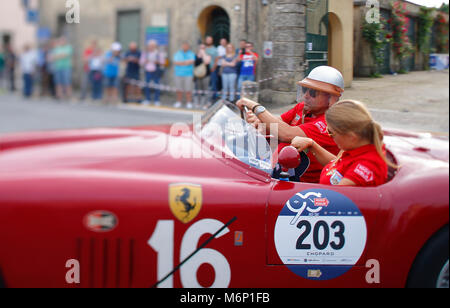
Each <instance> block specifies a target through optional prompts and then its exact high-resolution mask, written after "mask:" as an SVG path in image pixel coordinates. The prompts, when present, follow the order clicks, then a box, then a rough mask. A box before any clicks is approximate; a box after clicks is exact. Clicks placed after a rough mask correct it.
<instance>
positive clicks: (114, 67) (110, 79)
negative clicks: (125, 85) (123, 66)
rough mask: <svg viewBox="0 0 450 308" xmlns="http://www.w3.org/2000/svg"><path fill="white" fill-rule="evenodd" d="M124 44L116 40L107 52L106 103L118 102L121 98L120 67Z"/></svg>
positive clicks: (105, 69) (105, 66) (104, 73)
mask: <svg viewBox="0 0 450 308" xmlns="http://www.w3.org/2000/svg"><path fill="white" fill-rule="evenodd" d="M121 50H122V45H120V43H118V42H115V43H113V44H112V45H111V49H110V50H109V51H107V52H106V54H105V65H104V70H103V75H104V77H105V82H106V103H110V102H116V101H117V100H118V98H119V85H120V82H119V68H120V60H121V55H120V52H121Z"/></svg>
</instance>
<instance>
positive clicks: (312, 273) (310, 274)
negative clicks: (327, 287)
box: [308, 270, 322, 278]
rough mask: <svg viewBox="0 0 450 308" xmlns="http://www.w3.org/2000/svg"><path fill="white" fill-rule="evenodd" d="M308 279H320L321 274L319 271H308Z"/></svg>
mask: <svg viewBox="0 0 450 308" xmlns="http://www.w3.org/2000/svg"><path fill="white" fill-rule="evenodd" d="M308 277H309V278H320V277H322V272H321V271H320V270H309V271H308Z"/></svg>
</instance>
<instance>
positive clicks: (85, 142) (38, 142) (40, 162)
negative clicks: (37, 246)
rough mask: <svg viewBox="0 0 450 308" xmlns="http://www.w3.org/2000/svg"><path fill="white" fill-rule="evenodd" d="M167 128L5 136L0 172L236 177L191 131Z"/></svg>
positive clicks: (0, 149)
mask: <svg viewBox="0 0 450 308" xmlns="http://www.w3.org/2000/svg"><path fill="white" fill-rule="evenodd" d="M169 132H170V127H168V126H167V127H166V126H163V127H146V128H137V129H95V130H79V131H62V132H45V133H30V134H11V135H3V136H1V137H0V138H1V139H0V175H1V176H2V177H3V178H4V177H17V176H20V177H23V176H24V175H25V174H26V175H27V176H38V175H39V174H55V173H61V172H62V173H64V174H68V173H70V174H75V171H84V172H86V171H89V172H97V173H100V172H112V173H114V172H126V173H128V174H136V173H153V174H155V173H156V174H161V176H170V175H173V176H176V175H184V176H188V175H192V176H195V177H202V176H204V177H208V176H211V175H213V174H220V176H221V178H224V177H225V178H226V177H227V176H231V177H236V176H237V174H236V173H235V172H236V171H237V170H236V168H234V174H233V168H226V166H225V164H224V162H223V159H221V157H220V155H217V153H214V152H211V151H208V148H209V147H207V148H206V149H205V147H204V146H203V145H202V143H201V142H200V141H199V140H198V139H197V138H196V137H195V136H192V135H191V134H190V133H187V134H183V135H171V134H170V133H169ZM234 161H235V162H236V160H234ZM237 163H238V164H239V163H240V162H237ZM228 164H229V163H228ZM240 167H241V168H242V165H241V166H240ZM229 169H232V170H229ZM238 169H239V168H238ZM220 170H222V172H220ZM241 176H242V174H241Z"/></svg>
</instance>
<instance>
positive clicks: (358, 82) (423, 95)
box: [271, 70, 449, 136]
mask: <svg viewBox="0 0 450 308" xmlns="http://www.w3.org/2000/svg"><path fill="white" fill-rule="evenodd" d="M342 99H354V100H359V101H361V102H363V103H365V104H366V105H367V106H368V107H369V109H370V111H371V112H372V115H373V116H374V118H375V119H376V121H378V122H380V123H381V124H382V125H383V126H384V127H385V128H395V129H406V130H409V131H417V132H433V133H438V134H442V135H446V136H448V135H449V71H448V70H445V71H429V72H428V71H421V72H411V73H409V74H405V75H396V76H393V75H386V76H384V77H383V78H375V79H372V78H357V79H355V80H354V81H353V85H352V87H351V88H349V89H346V90H345V93H344V95H343V98H342ZM292 107H293V106H292V105H289V106H282V107H274V108H272V109H271V112H273V113H275V114H278V115H279V114H282V113H284V112H285V111H287V110H289V109H290V108H292Z"/></svg>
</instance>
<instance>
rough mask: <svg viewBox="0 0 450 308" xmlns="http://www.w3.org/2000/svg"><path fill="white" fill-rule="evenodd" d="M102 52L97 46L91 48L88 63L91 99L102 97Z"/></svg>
mask: <svg viewBox="0 0 450 308" xmlns="http://www.w3.org/2000/svg"><path fill="white" fill-rule="evenodd" d="M103 61H104V59H103V53H102V50H101V49H100V48H98V47H96V48H95V49H93V50H92V55H91V56H90V60H89V63H88V70H89V80H90V82H91V86H92V99H93V100H94V101H95V100H101V99H102V97H103Z"/></svg>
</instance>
